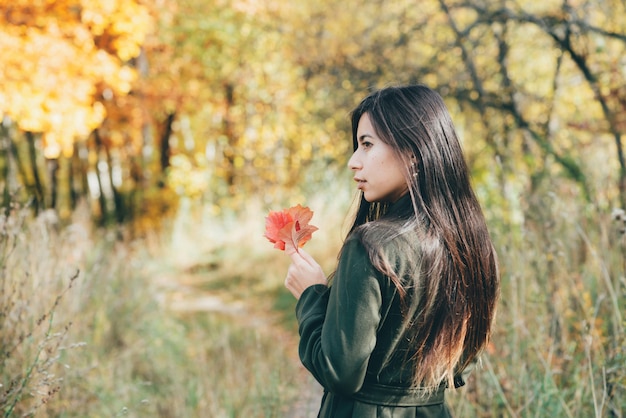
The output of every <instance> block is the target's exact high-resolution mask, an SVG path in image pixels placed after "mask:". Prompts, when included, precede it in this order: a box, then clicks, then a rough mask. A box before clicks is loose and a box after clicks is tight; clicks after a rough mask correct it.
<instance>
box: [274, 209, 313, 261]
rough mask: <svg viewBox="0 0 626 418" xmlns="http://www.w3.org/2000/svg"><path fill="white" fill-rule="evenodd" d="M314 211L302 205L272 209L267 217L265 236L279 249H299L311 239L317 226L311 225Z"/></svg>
mask: <svg viewBox="0 0 626 418" xmlns="http://www.w3.org/2000/svg"><path fill="white" fill-rule="evenodd" d="M312 217H313V211H311V210H310V209H309V208H308V207H303V206H301V205H297V206H293V207H291V208H289V209H283V210H282V211H280V212H275V211H270V213H269V215H268V216H267V217H266V218H265V237H266V238H267V239H268V240H269V241H270V242H271V243H273V244H274V248H278V249H279V250H283V251H284V250H285V249H291V248H294V249H296V251H297V249H298V248H301V247H303V246H304V244H305V243H306V242H307V241H308V240H310V239H311V236H312V235H313V232H315V231H317V227H315V226H313V225H309V222H310V221H311V218H312Z"/></svg>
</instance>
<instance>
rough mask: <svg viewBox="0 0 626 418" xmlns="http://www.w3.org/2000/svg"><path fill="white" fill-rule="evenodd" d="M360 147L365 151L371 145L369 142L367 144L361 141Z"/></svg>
mask: <svg viewBox="0 0 626 418" xmlns="http://www.w3.org/2000/svg"><path fill="white" fill-rule="evenodd" d="M361 146H362V147H363V148H365V149H367V148H369V147H371V146H372V143H371V142H368V141H363V142H361Z"/></svg>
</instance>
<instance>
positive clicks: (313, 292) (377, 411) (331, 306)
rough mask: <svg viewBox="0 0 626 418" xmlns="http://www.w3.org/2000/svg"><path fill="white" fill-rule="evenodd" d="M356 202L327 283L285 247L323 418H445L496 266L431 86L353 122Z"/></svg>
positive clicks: (483, 324)
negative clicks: (447, 391)
mask: <svg viewBox="0 0 626 418" xmlns="http://www.w3.org/2000/svg"><path fill="white" fill-rule="evenodd" d="M352 138H353V145H354V153H353V155H352V157H351V158H350V160H349V162H348V166H349V168H350V169H351V170H352V171H353V172H354V180H355V181H356V182H357V186H358V189H359V190H360V204H359V207H358V209H357V211H356V215H355V218H354V223H353V225H352V228H351V229H350V231H349V233H348V236H347V237H346V240H345V242H344V244H343V247H342V249H341V252H340V254H339V262H338V265H337V269H336V271H335V272H334V273H333V275H332V278H331V280H330V281H329V280H327V278H326V276H325V274H324V273H323V271H322V269H321V267H320V266H319V264H318V263H317V262H316V261H315V260H314V259H313V258H312V257H311V256H310V255H309V254H308V253H306V252H305V251H304V250H302V249H299V250H297V251H296V250H295V249H294V248H291V249H288V251H287V252H288V254H289V255H290V256H291V259H292V264H291V265H290V267H289V269H288V272H287V277H286V279H285V286H286V287H287V288H288V289H289V290H290V291H291V292H292V293H293V295H294V296H295V297H296V298H298V303H297V306H296V316H297V319H298V323H299V332H300V345H299V354H300V358H301V360H302V363H303V364H304V366H305V367H306V368H307V369H308V370H309V371H310V372H311V373H312V374H313V376H314V377H315V378H316V380H317V381H318V382H319V383H320V384H321V385H322V386H323V388H324V396H323V398H322V405H321V409H320V412H319V416H320V417H333V418H340V417H358V418H368V417H383V416H384V417H391V416H393V417H448V416H450V411H449V409H448V407H447V405H446V403H445V401H444V391H445V389H446V388H453V387H458V386H461V385H463V384H464V374H465V373H467V372H468V371H469V370H470V369H471V366H472V365H473V364H474V363H475V362H476V360H477V359H478V356H479V354H480V353H481V352H482V351H483V349H484V348H485V347H486V345H487V343H488V341H489V338H490V334H491V326H492V323H493V320H494V315H495V310H496V302H497V299H498V295H499V276H498V267H497V258H496V254H495V251H494V248H493V246H492V243H491V239H490V237H489V233H488V231H487V226H486V224H485V219H484V217H483V214H482V211H481V208H480V205H479V203H478V201H477V199H476V196H475V195H474V192H473V191H472V187H471V185H470V179H469V173H468V168H467V164H466V162H465V160H464V157H463V152H462V149H461V146H460V144H459V141H458V138H457V135H456V132H455V129H454V126H453V123H452V120H451V117H450V114H449V112H448V110H447V108H446V106H445V104H444V102H443V100H442V98H441V97H440V96H439V94H437V93H436V92H435V91H433V90H431V89H429V88H427V87H425V86H421V85H413V86H403V87H387V88H384V89H382V90H379V91H376V92H374V93H372V94H370V95H368V96H367V97H366V98H365V99H363V101H362V102H361V103H360V104H359V105H358V106H357V107H356V109H355V110H354V111H353V112H352Z"/></svg>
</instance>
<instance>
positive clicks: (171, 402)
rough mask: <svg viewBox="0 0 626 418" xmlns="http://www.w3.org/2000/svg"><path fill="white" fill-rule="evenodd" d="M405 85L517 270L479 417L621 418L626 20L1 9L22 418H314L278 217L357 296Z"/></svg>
mask: <svg viewBox="0 0 626 418" xmlns="http://www.w3.org/2000/svg"><path fill="white" fill-rule="evenodd" d="M406 83H423V84H426V85H428V86H429V87H431V88H433V89H435V90H437V91H438V92H439V93H440V94H441V95H442V96H443V98H444V100H445V101H446V104H447V105H448V107H449V109H450V111H451V113H452V116H453V119H454V121H455V125H456V128H457V131H458V133H459V136H460V138H461V141H462V144H463V148H464V151H465V155H466V158H467V161H468V163H469V166H470V168H471V174H472V181H473V185H474V187H475V189H476V191H477V195H478V197H479V200H480V203H481V204H482V206H483V209H484V211H485V215H486V217H487V221H488V225H489V228H490V231H491V234H492V236H493V239H494V243H495V245H496V250H497V252H498V255H499V261H500V265H501V266H500V267H501V276H502V294H501V298H500V303H499V307H498V319H497V324H496V329H495V331H494V338H493V341H492V342H491V343H490V345H489V347H488V350H487V352H486V353H485V359H484V360H483V364H482V367H481V368H479V369H478V371H477V372H476V373H474V374H473V376H472V379H471V380H470V382H469V384H468V385H467V386H468V387H467V388H464V389H462V390H460V391H458V392H459V393H455V394H453V395H452V396H451V398H450V404H451V407H452V409H453V411H454V412H455V416H458V417H500V416H514V417H531V416H533V417H539V416H541V417H543V416H554V417H557V416H558V417H561V416H563V417H583V416H584V417H587V416H595V417H622V416H624V415H623V414H624V411H625V410H626V372H625V368H624V364H625V362H626V336H625V330H624V328H625V327H626V320H625V319H624V317H623V312H624V305H625V304H626V214H625V212H624V210H625V209H626V155H625V153H626V150H625V149H624V147H625V146H626V144H624V141H625V140H626V2H625V1H624V0H541V1H540V0H420V1H411V0H397V1H382V0H373V1H368V2H360V1H355V0H342V1H337V0H319V1H315V2H313V1H304V0H298V1H287V0H106V1H105V0H56V1H55V0H0V173H1V174H0V193H1V194H2V197H0V208H1V209H2V213H1V214H0V355H1V358H0V414H3V416H4V417H12V416H50V417H52V416H55V417H56V416H63V417H74V416H119V415H130V416H162V417H179V416H180V417H182V416H198V417H205V416H211V417H213V416H215V417H239V416H249V417H256V416H259V417H283V416H285V417H300V416H302V417H306V416H314V415H311V414H313V413H312V412H310V410H307V411H309V412H303V411H304V409H302V408H306V407H307V405H304V406H303V402H304V403H306V402H305V401H303V399H304V398H306V397H304V396H303V395H302V393H304V392H308V391H310V392H312V393H313V395H312V397H313V400H312V401H311V403H312V404H314V405H315V402H317V401H318V398H319V396H318V395H317V392H315V391H316V390H317V388H316V387H315V384H314V382H310V381H309V380H308V378H307V376H306V374H305V373H303V370H302V368H301V366H300V365H299V364H298V359H297V356H296V355H297V347H296V346H295V345H294V344H295V341H297V338H296V337H297V327H296V326H295V324H294V322H293V321H294V319H293V307H294V301H293V300H291V298H290V297H289V296H290V295H288V294H287V292H286V291H285V290H284V289H283V288H282V280H283V279H284V271H285V268H286V266H287V265H288V262H287V260H283V259H282V258H281V254H278V253H277V252H276V251H275V250H273V249H272V248H271V245H270V244H269V243H267V242H264V241H263V238H262V234H263V225H264V216H265V214H266V213H267V211H268V210H273V209H280V208H282V207H286V206H287V205H296V204H303V205H307V206H309V207H311V209H312V210H313V211H314V212H315V218H314V223H315V224H316V225H317V226H319V227H320V231H319V232H318V233H316V235H315V236H314V237H313V239H312V240H311V243H310V247H311V252H312V253H313V254H314V255H315V256H316V257H317V258H319V259H321V260H323V262H322V264H323V267H324V268H325V269H327V270H328V271H332V269H333V266H334V263H335V262H336V254H337V250H338V249H339V246H340V245H341V239H342V238H343V236H342V235H341V234H342V232H344V229H345V219H346V213H348V212H349V209H350V206H351V203H352V201H353V198H354V196H353V192H354V188H353V185H352V184H351V182H350V173H349V172H348V171H349V170H347V169H346V162H347V159H348V157H349V155H350V152H351V147H352V142H351V137H350V132H349V112H350V110H351V109H352V108H353V107H354V106H355V105H356V104H357V103H358V101H359V100H360V99H361V98H362V97H363V96H364V95H366V94H367V93H368V92H370V91H371V90H372V89H375V88H379V87H383V86H387V85H396V84H406ZM199 295H200V296H201V297H200V296H199ZM201 299H202V300H204V301H205V302H206V301H207V300H211V301H216V304H217V306H218V308H207V307H206V305H202V306H201V307H199V308H197V309H191V308H189V307H190V306H191V305H193V303H196V302H198V301H199V300H201ZM192 302H193V303H192ZM194 306H195V305H194ZM241 312H244V313H241ZM257 315H258V316H259V317H260V318H261V317H262V318H263V321H261V320H259V321H261V322H259V323H260V324H262V325H259V323H255V324H256V325H250V323H249V322H250V321H247V320H243V319H242V317H246V316H247V317H253V316H257ZM216 376H219V378H216ZM313 409H314V408H313Z"/></svg>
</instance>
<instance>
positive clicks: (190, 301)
mask: <svg viewBox="0 0 626 418" xmlns="http://www.w3.org/2000/svg"><path fill="white" fill-rule="evenodd" d="M185 282H186V280H184V279H183V280H181V279H178V280H171V279H170V280H168V279H164V280H162V281H161V283H160V285H161V286H160V287H161V288H162V292H160V294H159V299H160V302H161V303H163V304H165V306H167V307H168V308H169V309H172V310H173V311H177V312H215V313H220V314H227V315H230V316H232V318H233V319H234V320H235V321H236V320H237V319H238V318H241V321H242V323H244V320H245V324H246V325H247V326H252V327H254V328H255V329H257V330H259V331H260V332H261V333H262V334H264V335H272V336H273V338H275V339H276V340H277V341H281V342H282V343H283V344H285V345H286V348H287V349H286V352H287V353H288V356H289V361H291V362H293V364H299V365H300V367H299V375H298V385H299V389H298V393H299V394H300V397H299V398H298V400H297V401H296V403H295V404H293V405H290V406H287V408H286V411H285V413H284V415H283V417H284V418H309V417H315V416H316V415H317V411H318V409H319V405H320V401H321V397H322V388H321V386H320V385H319V384H318V383H317V382H316V381H315V379H313V377H312V376H311V375H310V374H309V372H308V371H307V370H306V369H305V368H304V367H303V366H302V365H301V364H300V359H299V357H298V336H297V335H295V334H294V333H293V332H290V331H289V330H287V329H285V327H284V326H283V325H281V324H280V317H279V315H278V314H277V313H274V312H272V309H271V307H269V306H260V305H259V304H258V303H257V302H256V301H255V304H252V303H246V302H245V301H243V300H229V299H228V297H227V296H226V295H220V294H219V293H218V292H215V293H212V292H206V291H201V290H198V288H197V287H195V286H193V285H189V284H185ZM251 318H252V319H253V320H252V321H251V320H250V319H251Z"/></svg>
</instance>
